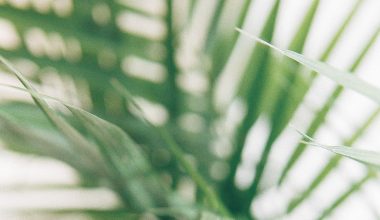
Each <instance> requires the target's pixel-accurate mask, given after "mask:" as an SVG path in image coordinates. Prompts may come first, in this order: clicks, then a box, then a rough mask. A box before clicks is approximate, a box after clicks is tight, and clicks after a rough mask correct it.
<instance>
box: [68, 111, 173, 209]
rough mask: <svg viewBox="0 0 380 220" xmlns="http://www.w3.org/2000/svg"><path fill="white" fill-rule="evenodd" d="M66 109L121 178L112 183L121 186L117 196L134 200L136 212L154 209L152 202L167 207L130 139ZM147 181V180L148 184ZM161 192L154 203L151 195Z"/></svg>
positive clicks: (101, 122)
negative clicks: (121, 195)
mask: <svg viewBox="0 0 380 220" xmlns="http://www.w3.org/2000/svg"><path fill="white" fill-rule="evenodd" d="M66 107H67V108H69V109H70V111H71V112H72V113H73V114H74V116H75V117H76V118H77V119H78V120H79V121H80V122H81V124H82V125H83V126H84V127H85V128H86V129H87V131H88V133H89V134H90V135H91V136H92V137H93V138H94V139H95V140H96V142H97V143H98V146H99V148H100V152H102V155H103V156H104V157H105V158H106V160H107V162H108V164H109V166H111V168H112V170H113V171H114V172H116V177H120V179H118V178H117V179H116V180H115V181H118V184H120V185H119V187H120V188H119V189H118V190H121V191H120V193H126V194H127V197H128V198H133V201H134V204H131V205H132V206H133V207H135V208H136V210H147V209H148V208H151V207H154V204H155V202H156V203H161V205H165V204H166V201H165V200H166V199H165V197H164V196H163V195H165V194H164V192H165V190H164V188H163V187H162V186H160V180H159V179H158V178H157V177H156V178H155V177H154V176H153V175H152V174H153V173H152V169H151V167H150V165H149V162H148V161H147V160H146V158H145V156H144V155H143V153H142V152H141V150H140V149H139V147H138V146H137V145H136V144H135V143H134V142H133V141H132V140H131V138H130V137H128V136H127V135H126V134H125V133H124V132H123V131H122V130H121V129H120V128H119V127H117V126H115V125H113V124H111V123H109V122H107V121H104V120H102V119H100V118H98V117H96V116H95V115H92V114H90V113H88V112H86V111H83V110H81V109H78V108H75V107H73V106H66ZM142 177H146V178H142ZM148 177H149V178H148ZM144 179H146V182H145V181H144ZM148 179H150V180H149V181H147V180H148ZM119 181H120V182H119ZM160 193H162V194H161V196H160V197H158V199H156V201H154V199H153V198H152V195H155V196H158V195H159V194H160Z"/></svg>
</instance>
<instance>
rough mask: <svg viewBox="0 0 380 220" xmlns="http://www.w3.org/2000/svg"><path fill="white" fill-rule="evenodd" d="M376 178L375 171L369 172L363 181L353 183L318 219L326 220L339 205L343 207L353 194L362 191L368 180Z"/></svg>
mask: <svg viewBox="0 0 380 220" xmlns="http://www.w3.org/2000/svg"><path fill="white" fill-rule="evenodd" d="M374 177H376V174H375V173H374V172H373V171H368V172H367V174H365V175H364V177H362V178H361V179H359V180H358V181H356V182H355V183H353V184H352V185H351V186H350V187H349V188H348V189H347V190H346V191H344V192H343V193H342V194H341V195H340V196H338V197H337V199H336V200H334V201H333V202H332V203H331V205H329V206H328V208H326V209H325V210H324V211H323V212H322V214H321V215H320V216H319V217H318V218H317V219H318V220H322V219H326V217H328V216H329V215H330V214H331V213H332V212H333V211H334V210H335V209H336V208H337V207H338V206H339V205H341V204H342V203H343V202H344V201H345V200H346V199H348V198H349V197H350V196H351V195H352V194H354V193H355V192H357V191H358V190H360V188H361V187H362V186H363V184H364V183H366V182H367V181H368V180H370V179H372V178H374Z"/></svg>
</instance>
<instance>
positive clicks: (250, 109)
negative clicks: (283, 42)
mask: <svg viewBox="0 0 380 220" xmlns="http://www.w3.org/2000/svg"><path fill="white" fill-rule="evenodd" d="M279 6H280V1H276V2H275V3H274V5H273V7H272V10H271V12H270V14H269V16H268V18H267V21H266V24H265V26H264V29H263V31H262V33H261V36H262V37H263V38H264V39H266V40H268V41H271V40H272V37H273V33H274V27H275V24H276V18H277V15H278V10H279ZM250 60H251V62H250V65H249V66H248V67H247V69H246V72H245V74H244V75H243V77H242V79H241V83H240V91H239V94H238V95H240V96H241V97H242V98H243V99H244V101H245V103H246V104H247V112H246V114H245V116H244V119H243V120H242V123H241V124H240V125H239V128H238V129H237V132H236V138H235V143H236V144H235V147H234V148H235V149H234V153H233V154H232V156H231V159H230V171H229V175H228V177H227V179H226V180H225V193H224V194H223V195H224V200H225V202H226V203H227V204H228V206H230V208H231V209H232V210H234V211H236V212H241V211H243V210H244V208H245V207H243V206H242V204H241V203H240V202H236V201H239V199H237V198H235V197H236V196H237V195H236V194H238V193H239V192H237V190H236V189H235V187H234V177H235V174H236V170H237V167H238V165H239V163H240V159H241V153H242V151H243V147H244V142H245V139H246V136H247V134H248V131H249V129H250V128H251V126H252V125H253V123H254V122H255V121H256V119H257V117H258V116H259V113H260V111H261V110H262V109H261V108H260V105H261V103H262V102H263V99H264V91H265V88H266V85H267V83H269V82H268V79H269V77H268V75H269V72H268V65H269V60H270V51H269V50H268V48H266V47H263V45H260V44H257V45H256V47H255V49H254V51H253V52H252V56H251V57H250ZM244 211H245V210H244Z"/></svg>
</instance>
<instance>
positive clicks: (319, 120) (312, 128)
mask: <svg viewBox="0 0 380 220" xmlns="http://www.w3.org/2000/svg"><path fill="white" fill-rule="evenodd" d="M378 35H379V30H376V31H375V33H374V34H373V35H372V36H371V38H370V40H369V41H368V43H367V44H366V45H365V46H364V48H363V49H362V51H361V52H360V53H359V55H358V56H357V58H356V60H355V61H354V62H353V64H352V65H351V67H350V69H349V71H350V72H355V71H356V69H357V68H358V67H359V64H360V63H361V62H362V60H363V59H364V57H365V55H366V54H367V53H368V51H369V49H370V48H371V47H372V45H373V44H374V43H375V42H376V39H377V37H378ZM343 89H344V87H343V86H336V87H335V89H334V90H333V91H332V92H331V94H330V95H329V97H328V99H327V101H326V102H325V104H324V105H323V107H322V108H321V109H319V110H318V112H317V113H316V114H315V116H314V118H313V119H312V121H311V123H310V125H309V127H308V128H307V131H306V134H308V135H309V136H313V135H314V134H315V133H316V132H317V131H318V129H319V127H320V126H321V125H322V124H323V123H324V122H325V118H326V116H327V115H328V113H329V111H330V109H332V107H333V105H334V103H335V102H336V100H337V99H338V98H339V96H340V95H341V94H342V92H343ZM305 150H306V146H305V144H303V143H299V144H298V145H297V146H296V148H295V149H294V151H293V153H292V154H291V156H290V158H289V160H288V162H287V163H286V165H285V168H284V170H283V172H282V174H281V177H280V179H279V184H281V183H282V182H283V181H284V179H285V177H286V175H287V174H288V172H289V171H290V170H291V168H292V167H293V166H294V165H295V163H296V162H297V161H298V158H300V157H301V155H302V154H303V153H304V151H305Z"/></svg>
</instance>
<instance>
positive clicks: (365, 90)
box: [238, 29, 380, 104]
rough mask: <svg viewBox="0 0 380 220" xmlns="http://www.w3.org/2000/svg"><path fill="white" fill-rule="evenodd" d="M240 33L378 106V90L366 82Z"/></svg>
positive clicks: (379, 100)
mask: <svg viewBox="0 0 380 220" xmlns="http://www.w3.org/2000/svg"><path fill="white" fill-rule="evenodd" d="M238 31H240V32H241V33H244V34H246V35H248V36H249V37H250V38H252V39H254V40H256V41H258V42H260V43H262V44H264V45H266V46H268V47H271V48H272V49H274V50H276V51H277V52H279V53H281V54H283V55H285V56H287V57H289V58H291V59H293V60H295V61H297V62H299V63H301V64H302V65H304V66H306V67H307V68H309V69H312V70H314V71H315V72H317V73H320V74H322V75H324V76H326V77H327V78H330V79H331V80H333V81H335V82H336V83H338V84H340V85H342V86H344V87H347V88H350V89H352V90H354V91H356V92H358V93H360V94H362V95H363V96H366V97H367V98H369V99H372V100H373V101H374V102H376V103H377V104H380V89H379V88H378V87H376V86H374V85H372V84H370V83H368V82H365V81H364V80H362V79H360V78H358V77H357V76H354V75H352V74H349V72H346V71H341V70H338V69H336V68H334V67H332V66H330V65H328V64H326V63H323V62H320V61H317V60H312V59H309V58H307V57H306V56H304V55H302V54H299V53H296V52H294V51H291V50H283V49H280V48H278V47H276V46H274V45H272V44H270V43H268V42H266V41H264V40H261V39H259V38H257V37H255V36H253V35H251V34H249V33H247V32H245V31H243V30H241V29H238Z"/></svg>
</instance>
